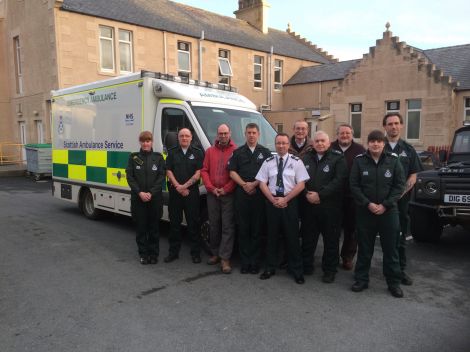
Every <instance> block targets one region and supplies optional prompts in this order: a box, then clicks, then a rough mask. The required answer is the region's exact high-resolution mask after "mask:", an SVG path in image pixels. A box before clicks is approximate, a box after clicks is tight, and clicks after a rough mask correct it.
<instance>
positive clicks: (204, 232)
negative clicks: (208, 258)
mask: <svg viewBox="0 0 470 352" xmlns="http://www.w3.org/2000/svg"><path fill="white" fill-rule="evenodd" d="M202 203H203V204H204V206H203V205H202V204H201V228H200V236H201V237H200V239H201V248H202V250H203V251H204V252H206V253H207V254H208V255H212V253H211V250H210V226H209V214H208V212H207V206H206V205H205V202H202Z"/></svg>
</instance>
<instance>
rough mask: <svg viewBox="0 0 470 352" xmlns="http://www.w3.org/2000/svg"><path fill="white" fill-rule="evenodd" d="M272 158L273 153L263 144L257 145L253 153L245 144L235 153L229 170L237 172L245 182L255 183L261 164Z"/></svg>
mask: <svg viewBox="0 0 470 352" xmlns="http://www.w3.org/2000/svg"><path fill="white" fill-rule="evenodd" d="M270 156H271V151H270V150H269V149H268V148H266V147H264V146H262V145H261V144H257V145H256V147H255V150H254V151H253V153H252V152H251V150H250V148H249V147H248V145H247V144H246V143H245V144H244V145H242V146H241V147H239V148H237V149H236V150H235V151H234V152H233V155H232V158H231V159H230V162H229V164H228V169H229V171H235V172H236V173H237V174H238V175H239V176H240V177H241V179H242V180H243V181H245V182H253V181H255V180H256V179H255V177H256V174H257V173H258V171H259V169H260V167H261V164H263V162H264V161H265V160H266V159H267V158H269V157H270Z"/></svg>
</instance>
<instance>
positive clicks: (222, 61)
mask: <svg viewBox="0 0 470 352" xmlns="http://www.w3.org/2000/svg"><path fill="white" fill-rule="evenodd" d="M232 75H233V74H232V66H230V51H228V50H223V49H220V50H219V83H222V84H228V85H230V77H232Z"/></svg>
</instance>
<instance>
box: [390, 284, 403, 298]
mask: <svg viewBox="0 0 470 352" xmlns="http://www.w3.org/2000/svg"><path fill="white" fill-rule="evenodd" d="M388 290H389V291H390V293H391V294H392V296H393V297H396V298H402V297H403V291H402V290H401V288H400V286H388Z"/></svg>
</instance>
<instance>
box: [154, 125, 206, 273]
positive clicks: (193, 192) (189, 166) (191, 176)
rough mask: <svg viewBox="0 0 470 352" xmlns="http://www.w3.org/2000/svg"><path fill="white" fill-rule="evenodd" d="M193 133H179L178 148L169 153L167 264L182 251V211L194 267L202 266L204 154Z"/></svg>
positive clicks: (183, 130)
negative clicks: (201, 197) (193, 142)
mask: <svg viewBox="0 0 470 352" xmlns="http://www.w3.org/2000/svg"><path fill="white" fill-rule="evenodd" d="M192 139H193V136H192V133H191V131H190V130H189V129H187V128H182V129H181V130H179V132H178V144H179V145H178V146H176V147H174V148H171V149H170V150H169V151H168V157H167V159H166V168H167V171H166V175H167V177H168V191H169V195H170V199H169V203H168V212H169V216H170V228H171V231H170V236H169V238H168V241H169V244H170V249H169V254H168V256H167V257H165V259H163V260H164V262H165V263H170V262H172V261H174V260H176V259H178V257H179V251H180V248H181V242H182V240H181V221H183V211H184V216H185V218H186V223H187V225H188V227H187V228H188V235H189V240H190V243H191V259H192V261H193V263H195V264H198V263H200V262H201V246H200V241H199V178H200V176H201V169H202V161H203V160H204V153H203V151H202V150H201V149H199V148H196V147H194V146H192V145H191V141H192Z"/></svg>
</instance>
